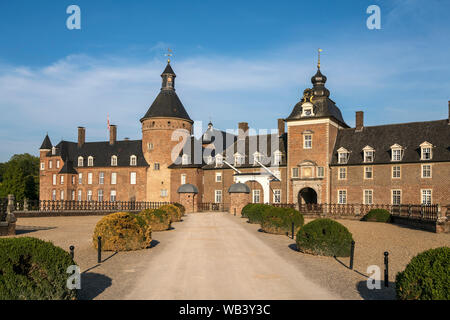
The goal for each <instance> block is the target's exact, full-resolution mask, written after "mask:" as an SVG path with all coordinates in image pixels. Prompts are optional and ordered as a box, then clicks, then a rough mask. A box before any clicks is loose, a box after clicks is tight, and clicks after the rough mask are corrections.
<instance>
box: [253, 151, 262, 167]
mask: <svg viewBox="0 0 450 320" xmlns="http://www.w3.org/2000/svg"><path fill="white" fill-rule="evenodd" d="M261 161H262V154H261V153H259V152H255V153H254V154H253V165H255V166H257V165H259V163H260V162H261Z"/></svg>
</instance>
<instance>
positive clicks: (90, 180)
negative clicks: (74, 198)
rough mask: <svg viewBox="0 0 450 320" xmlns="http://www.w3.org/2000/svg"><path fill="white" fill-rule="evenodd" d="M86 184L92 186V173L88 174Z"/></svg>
mask: <svg viewBox="0 0 450 320" xmlns="http://www.w3.org/2000/svg"><path fill="white" fill-rule="evenodd" d="M88 184H92V172H89V173H88Z"/></svg>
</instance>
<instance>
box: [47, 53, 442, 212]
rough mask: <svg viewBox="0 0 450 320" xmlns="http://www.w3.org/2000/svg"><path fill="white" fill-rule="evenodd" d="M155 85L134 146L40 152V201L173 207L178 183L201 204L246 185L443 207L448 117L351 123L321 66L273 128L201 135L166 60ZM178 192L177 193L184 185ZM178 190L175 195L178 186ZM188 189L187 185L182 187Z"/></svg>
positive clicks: (328, 199)
mask: <svg viewBox="0 0 450 320" xmlns="http://www.w3.org/2000/svg"><path fill="white" fill-rule="evenodd" d="M161 77H162V87H161V91H160V92H159V94H158V96H157V97H156V99H155V100H154V102H153V103H152V104H151V106H150V108H149V109H148V111H147V112H146V113H145V115H144V116H143V118H142V119H140V122H141V126H142V139H141V140H128V139H125V140H121V141H119V140H117V127H116V126H114V125H111V126H110V137H109V141H101V142H86V139H85V137H86V130H85V128H83V127H79V128H78V141H77V142H69V141H61V142H59V143H58V144H57V145H55V146H53V145H52V143H51V141H50V138H49V137H48V135H47V136H46V137H45V139H44V141H43V143H42V145H41V148H40V161H41V167H40V199H41V200H78V201H86V200H88V201H179V199H180V193H179V191H180V190H181V189H183V188H184V187H185V186H190V187H192V188H193V189H195V192H196V193H197V195H196V196H197V197H198V201H199V202H203V203H225V204H227V203H230V194H229V192H228V191H229V188H230V186H231V185H233V184H235V183H242V184H246V185H247V186H248V189H249V190H250V193H251V196H250V198H251V201H252V202H255V203H300V204H303V203H307V204H310V203H336V204H351V203H354V204H406V203H408V204H419V203H423V204H429V203H439V204H443V205H447V204H448V203H449V190H450V122H449V121H450V102H449V118H448V119H444V120H437V121H424V122H414V123H401V124H390V125H380V126H367V127H366V126H364V115H363V112H362V111H358V112H356V126H355V128H351V127H349V126H348V125H347V124H346V122H345V121H344V119H343V117H342V114H341V111H340V110H339V108H338V107H337V106H336V103H335V102H334V101H333V100H331V99H330V91H329V90H328V89H327V88H326V87H325V84H326V81H327V77H326V76H324V75H323V74H322V73H321V70H320V62H319V65H318V68H317V72H316V74H315V75H314V76H313V77H312V79H311V82H312V88H308V89H306V90H304V93H303V97H302V98H301V100H300V101H299V102H298V103H297V104H296V105H295V106H294V108H293V110H292V112H291V114H290V115H289V116H288V117H286V118H283V119H278V129H277V130H275V132H270V133H264V134H252V133H251V129H249V126H248V123H246V122H240V123H239V124H238V130H236V131H237V132H224V131H221V130H218V129H216V128H214V126H213V124H212V123H209V125H208V128H207V130H206V131H205V132H204V133H203V135H202V136H201V137H199V138H196V137H195V136H194V135H193V134H192V132H193V121H192V120H191V118H190V117H189V115H188V113H187V111H186V109H185V108H184V106H183V104H182V103H181V101H180V99H179V98H178V96H177V94H176V92H175V78H176V74H175V72H174V71H173V69H172V67H171V65H170V61H169V62H168V64H167V66H166V68H165V70H164V71H163V73H162V74H161ZM182 186H184V187H182ZM180 187H181V189H180ZM185 189H186V188H185Z"/></svg>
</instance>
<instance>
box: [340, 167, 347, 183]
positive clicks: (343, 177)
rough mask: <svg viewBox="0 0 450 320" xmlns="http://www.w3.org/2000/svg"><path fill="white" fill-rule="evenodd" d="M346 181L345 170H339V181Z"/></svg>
mask: <svg viewBox="0 0 450 320" xmlns="http://www.w3.org/2000/svg"><path fill="white" fill-rule="evenodd" d="M345 179H347V168H339V180H345Z"/></svg>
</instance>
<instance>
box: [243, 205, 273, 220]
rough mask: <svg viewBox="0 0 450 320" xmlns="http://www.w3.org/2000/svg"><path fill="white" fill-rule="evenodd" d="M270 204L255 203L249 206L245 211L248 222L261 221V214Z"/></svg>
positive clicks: (268, 208) (269, 207)
mask: <svg viewBox="0 0 450 320" xmlns="http://www.w3.org/2000/svg"><path fill="white" fill-rule="evenodd" d="M271 208H272V206H269V205H267V204H260V203H255V204H253V205H252V206H251V207H249V208H248V209H247V211H246V218H248V222H249V223H259V224H260V223H261V222H262V221H263V215H264V212H265V211H266V210H270V209H271Z"/></svg>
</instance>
